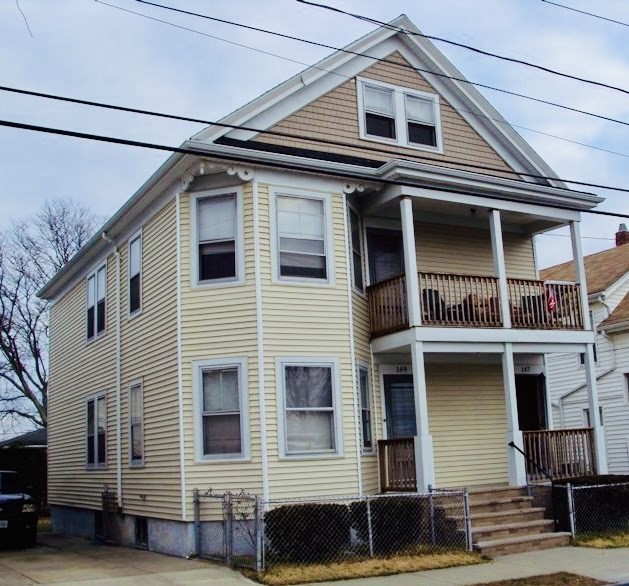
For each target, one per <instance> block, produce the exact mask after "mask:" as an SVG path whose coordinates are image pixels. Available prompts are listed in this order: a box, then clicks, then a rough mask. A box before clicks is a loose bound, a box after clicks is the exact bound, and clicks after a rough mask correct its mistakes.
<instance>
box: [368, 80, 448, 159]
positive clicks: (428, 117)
mask: <svg viewBox="0 0 629 586" xmlns="http://www.w3.org/2000/svg"><path fill="white" fill-rule="evenodd" d="M358 96H359V97H358V104H359V111H360V113H359V116H360V124H359V127H360V136H361V138H364V139H367V140H376V141H379V142H386V143H394V144H397V145H400V146H406V147H410V148H418V149H424V150H432V151H438V152H441V150H442V140H441V121H440V116H439V96H437V95H436V94H430V93H426V92H420V91H417V90H410V89H407V88H402V87H398V86H394V85H390V84H383V83H379V82H373V81H371V80H360V79H359V80H358Z"/></svg>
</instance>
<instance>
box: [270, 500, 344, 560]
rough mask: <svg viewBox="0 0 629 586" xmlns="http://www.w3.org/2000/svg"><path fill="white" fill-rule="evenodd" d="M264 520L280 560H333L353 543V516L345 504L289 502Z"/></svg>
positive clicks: (273, 553)
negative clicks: (351, 525)
mask: <svg viewBox="0 0 629 586" xmlns="http://www.w3.org/2000/svg"><path fill="white" fill-rule="evenodd" d="M264 522H265V526H266V527H265V535H266V538H267V545H268V547H269V550H270V551H269V553H270V554H271V555H272V556H273V559H274V560H276V561H282V562H298V563H308V562H321V561H331V560H333V559H335V558H337V557H340V556H341V554H342V552H343V550H344V549H346V548H347V547H348V546H349V543H350V516H349V510H348V508H347V507H346V506H345V505H337V504H328V503H325V504H324V503H316V504H315V503H309V504H303V505H286V506H283V507H278V508H277V509H272V510H270V511H269V512H267V513H266V515H265V516H264Z"/></svg>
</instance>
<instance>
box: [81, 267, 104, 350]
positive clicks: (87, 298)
mask: <svg viewBox="0 0 629 586" xmlns="http://www.w3.org/2000/svg"><path fill="white" fill-rule="evenodd" d="M102 269H104V270H105V292H104V293H105V294H104V297H103V301H104V302H105V322H104V324H103V329H102V330H101V331H100V332H99V331H98V294H99V288H98V273H99V272H100V271H101V270H102ZM92 278H93V279H94V318H93V319H94V324H93V325H94V334H93V335H92V336H88V334H87V323H88V321H87V320H88V317H87V313H88V311H89V309H90V279H92ZM107 285H108V283H107V261H105V262H102V263H100V264H99V265H98V266H97V267H96V268H95V269H93V270H92V271H90V272H89V273H88V274H87V277H86V278H85V326H86V327H85V339H86V340H87V341H88V342H91V341H93V340H97V339H98V338H100V337H101V336H104V335H105V334H106V333H107V313H108V310H107Z"/></svg>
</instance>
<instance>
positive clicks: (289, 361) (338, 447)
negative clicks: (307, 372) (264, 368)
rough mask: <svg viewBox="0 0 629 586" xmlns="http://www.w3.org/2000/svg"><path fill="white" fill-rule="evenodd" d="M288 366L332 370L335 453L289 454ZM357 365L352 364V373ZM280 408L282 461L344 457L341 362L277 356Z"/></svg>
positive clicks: (276, 367)
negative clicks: (317, 367) (286, 406)
mask: <svg viewBox="0 0 629 586" xmlns="http://www.w3.org/2000/svg"><path fill="white" fill-rule="evenodd" d="M285 366H321V367H326V368H330V369H331V370H332V413H333V418H334V444H335V447H334V450H327V451H324V452H316V451H312V452H300V453H287V450H286V409H285V404H286V401H285V396H286V391H285V378H284V367H285ZM353 368H354V365H353V364H352V369H353ZM275 376H276V381H277V405H278V418H277V419H278V421H277V431H278V440H279V446H278V454H279V458H280V459H281V460H304V459H320V458H339V457H342V456H343V455H344V445H343V425H342V419H343V404H342V403H341V378H340V364H339V359H338V358H334V357H328V356H317V357H313V356H277V357H276V358H275Z"/></svg>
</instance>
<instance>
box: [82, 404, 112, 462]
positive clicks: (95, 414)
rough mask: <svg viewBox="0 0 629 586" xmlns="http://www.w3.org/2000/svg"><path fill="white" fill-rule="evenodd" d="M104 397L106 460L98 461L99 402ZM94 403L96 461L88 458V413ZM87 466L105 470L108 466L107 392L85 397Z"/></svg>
mask: <svg viewBox="0 0 629 586" xmlns="http://www.w3.org/2000/svg"><path fill="white" fill-rule="evenodd" d="M100 399H102V400H103V401H104V405H105V461H104V462H99V461H98V402H99V400H100ZM92 402H93V403H94V440H93V441H94V462H92V463H90V462H89V461H88V460H89V458H88V449H87V442H88V438H89V435H88V415H89V404H90V403H92ZM84 437H85V444H84V445H85V468H86V469H87V470H104V469H106V468H107V448H108V445H107V444H108V437H107V395H106V393H104V392H102V393H97V394H95V395H91V396H89V397H87V398H86V399H85V436H84Z"/></svg>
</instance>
